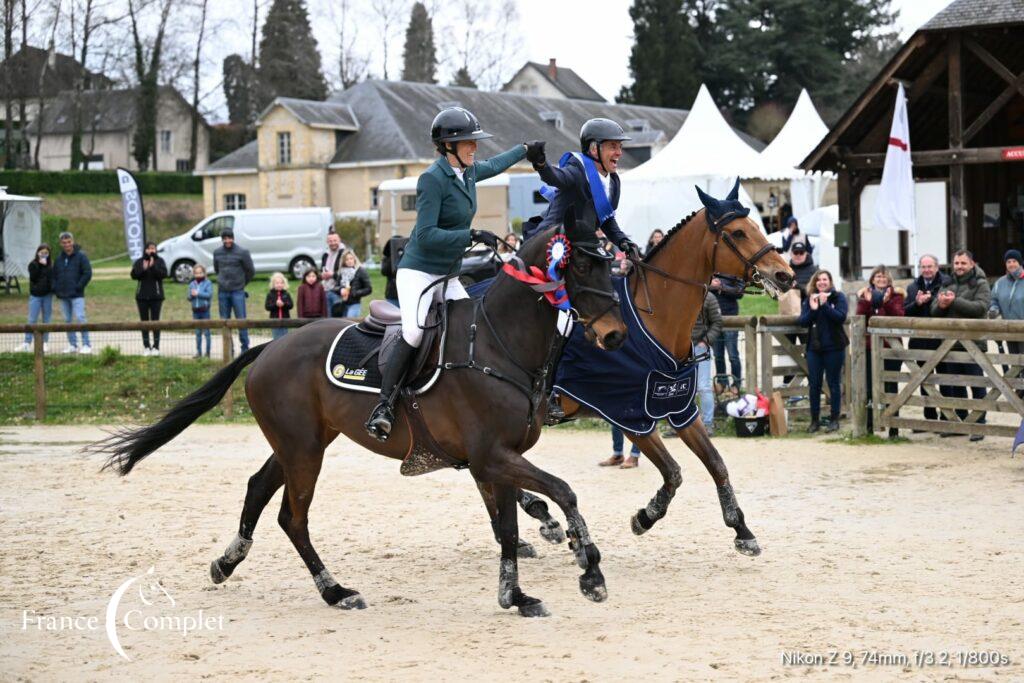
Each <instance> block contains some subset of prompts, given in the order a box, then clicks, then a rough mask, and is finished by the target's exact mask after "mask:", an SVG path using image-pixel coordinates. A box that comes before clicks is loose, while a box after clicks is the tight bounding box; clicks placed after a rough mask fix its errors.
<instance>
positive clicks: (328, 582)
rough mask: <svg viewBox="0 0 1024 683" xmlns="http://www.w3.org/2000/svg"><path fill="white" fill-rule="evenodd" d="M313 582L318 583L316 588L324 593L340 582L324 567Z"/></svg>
mask: <svg viewBox="0 0 1024 683" xmlns="http://www.w3.org/2000/svg"><path fill="white" fill-rule="evenodd" d="M313 582H314V583H316V589H317V590H318V591H320V592H321V593H323V592H324V591H325V590H327V589H328V588H331V587H332V586H337V585H338V582H337V581H335V580H334V577H333V576H331V573H330V572H329V571H327V570H326V569H324V570H323V571H321V572H320V573H319V574H317V575H316V576H314V577H313Z"/></svg>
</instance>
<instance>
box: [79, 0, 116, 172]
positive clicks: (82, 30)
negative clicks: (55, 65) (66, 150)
mask: <svg viewBox="0 0 1024 683" xmlns="http://www.w3.org/2000/svg"><path fill="white" fill-rule="evenodd" d="M111 4H112V3H110V2H103V1H102V0H71V4H70V7H69V12H68V27H69V29H70V32H71V34H70V41H71V53H72V54H73V55H76V56H77V57H78V63H79V65H80V66H79V71H78V74H77V75H76V77H75V83H74V88H73V89H72V96H71V107H72V111H71V119H72V130H71V168H73V169H80V168H82V167H83V165H84V154H83V152H82V93H83V92H84V91H85V89H86V88H87V87H93V86H92V84H90V83H89V82H88V80H89V71H88V67H87V66H86V65H87V64H89V55H90V50H91V49H92V41H93V39H94V38H96V37H97V36H98V35H99V34H100V33H101V32H102V31H104V30H105V29H106V28H107V27H109V26H112V25H114V24H117V23H118V22H120V21H121V20H122V19H123V18H124V15H121V14H108V13H107V10H108V9H109V8H110V6H111Z"/></svg>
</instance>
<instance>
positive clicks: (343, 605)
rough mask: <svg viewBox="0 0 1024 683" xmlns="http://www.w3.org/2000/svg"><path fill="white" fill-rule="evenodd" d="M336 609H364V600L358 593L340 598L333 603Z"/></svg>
mask: <svg viewBox="0 0 1024 683" xmlns="http://www.w3.org/2000/svg"><path fill="white" fill-rule="evenodd" d="M334 606H335V607H337V608H338V609H366V601H365V600H363V596H362V595H360V594H359V593H355V594H353V595H350V596H348V597H347V598H342V599H341V600H339V601H338V602H336V603H335V604H334Z"/></svg>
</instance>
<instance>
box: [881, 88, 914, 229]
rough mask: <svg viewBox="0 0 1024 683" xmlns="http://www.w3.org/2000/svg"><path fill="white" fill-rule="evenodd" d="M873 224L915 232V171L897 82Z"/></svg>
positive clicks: (903, 100)
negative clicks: (894, 105) (894, 107)
mask: <svg viewBox="0 0 1024 683" xmlns="http://www.w3.org/2000/svg"><path fill="white" fill-rule="evenodd" d="M875 224H876V225H878V227H880V228H889V229H890V230H909V231H910V233H911V234H913V233H914V231H915V230H916V227H917V218H916V216H915V212H914V168H913V164H911V161H910V124H909V122H908V120H907V96H906V94H905V93H904V92H903V84H902V83H900V85H899V89H898V90H897V91H896V110H895V111H894V112H893V115H892V128H891V129H890V131H889V146H888V148H887V149H886V152H885V168H884V169H882V185H881V187H879V188H878V199H877V201H876V202H875Z"/></svg>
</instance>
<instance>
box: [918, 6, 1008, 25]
mask: <svg viewBox="0 0 1024 683" xmlns="http://www.w3.org/2000/svg"><path fill="white" fill-rule="evenodd" d="M1020 23H1024V0H953V2H951V3H950V4H949V5H948V6H947V7H946V9H944V10H942V11H941V12H939V13H938V14H936V15H935V16H934V17H932V18H931V19H930V20H929V21H928V23H926V24H925V25H924V26H922V27H921V30H922V31H942V30H946V29H955V28H969V27H973V26H1000V25H1004V24H1020Z"/></svg>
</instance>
